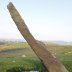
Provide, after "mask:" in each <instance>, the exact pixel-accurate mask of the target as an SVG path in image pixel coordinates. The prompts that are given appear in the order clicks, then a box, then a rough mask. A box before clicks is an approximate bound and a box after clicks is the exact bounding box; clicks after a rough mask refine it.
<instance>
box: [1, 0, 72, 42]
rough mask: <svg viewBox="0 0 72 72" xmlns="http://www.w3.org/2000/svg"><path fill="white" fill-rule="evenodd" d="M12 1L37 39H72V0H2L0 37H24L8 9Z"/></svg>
mask: <svg viewBox="0 0 72 72" xmlns="http://www.w3.org/2000/svg"><path fill="white" fill-rule="evenodd" d="M10 1H11V2H12V3H13V4H14V6H15V7H16V8H17V10H18V11H19V13H20V15H21V16H22V18H23V19H24V21H25V23H26V25H27V26H28V28H29V30H30V32H31V33H32V35H33V36H34V37H35V38H36V39H38V40H60V41H72V0H0V39H23V37H22V35H21V34H20V33H19V31H18V29H17V27H16V26H15V24H14V22H13V20H12V19H11V16H10V14H9V12H8V10H7V4H8V3H9V2H10Z"/></svg>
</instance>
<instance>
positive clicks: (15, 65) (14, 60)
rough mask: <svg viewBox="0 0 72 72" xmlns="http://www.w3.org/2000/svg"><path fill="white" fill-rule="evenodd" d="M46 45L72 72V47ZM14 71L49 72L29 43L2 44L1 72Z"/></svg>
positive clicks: (0, 46)
mask: <svg viewBox="0 0 72 72" xmlns="http://www.w3.org/2000/svg"><path fill="white" fill-rule="evenodd" d="M46 45H47V49H48V50H49V51H50V52H52V54H53V55H55V56H56V57H57V58H59V59H60V60H61V62H62V63H63V64H64V65H65V67H66V68H67V69H68V70H69V72H72V46H70V45H65V46H64V45H62V46H61V45H54V44H47V43H46ZM12 70H14V71H15V70H18V72H20V71H19V70H38V71H39V72H48V71H47V69H46V68H45V67H44V65H43V64H42V62H41V61H40V60H39V59H38V58H37V56H36V55H35V53H34V52H33V50H32V49H31V48H30V47H29V45H28V44H27V43H23V42H20V43H6V44H0V72H10V71H11V72H12Z"/></svg>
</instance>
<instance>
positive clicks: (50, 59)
mask: <svg viewBox="0 0 72 72" xmlns="http://www.w3.org/2000/svg"><path fill="white" fill-rule="evenodd" d="M7 8H8V10H9V12H10V15H11V17H12V19H13V20H14V22H15V24H16V26H17V28H18V30H19V31H20V33H21V34H22V36H23V37H24V38H25V39H26V41H27V42H28V44H29V45H30V46H31V48H32V49H33V51H34V52H35V53H36V55H37V56H38V58H39V59H40V60H42V61H43V63H44V65H45V66H46V67H47V69H48V70H49V72H68V71H67V69H66V68H65V67H64V65H63V64H62V63H61V62H60V61H59V60H58V59H57V58H55V57H54V56H53V55H52V54H51V53H50V52H49V51H48V50H46V46H45V45H44V44H42V43H40V42H38V41H37V40H35V38H34V37H33V36H32V34H31V33H30V31H29V29H28V27H27V26H26V24H25V22H24V20H23V19H22V18H21V16H20V14H19V13H18V11H17V10H16V8H15V7H14V5H13V4H12V3H9V4H8V6H7Z"/></svg>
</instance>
